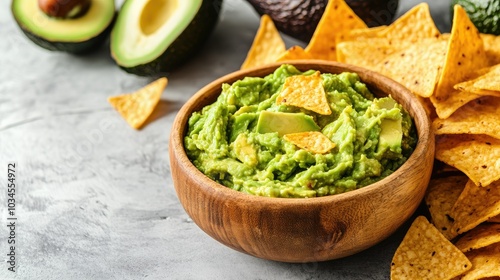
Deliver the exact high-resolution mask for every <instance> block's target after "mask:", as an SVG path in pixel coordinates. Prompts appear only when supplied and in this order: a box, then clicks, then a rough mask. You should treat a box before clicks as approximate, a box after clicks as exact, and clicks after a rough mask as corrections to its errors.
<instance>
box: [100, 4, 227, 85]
mask: <svg viewBox="0 0 500 280" xmlns="http://www.w3.org/2000/svg"><path fill="white" fill-rule="evenodd" d="M221 5H222V0H190V1H185V0H128V1H125V3H124V4H123V6H122V8H121V9H120V12H119V14H118V18H117V20H116V23H115V25H114V27H113V30H112V31H111V40H110V45H111V46H110V47H111V55H112V57H113V59H114V60H115V62H116V63H117V64H118V65H119V66H120V67H121V68H122V69H124V70H125V71H127V72H129V73H132V74H136V75H140V76H154V75H159V74H165V73H166V72H169V71H171V70H173V69H175V68H177V67H178V66H180V65H181V64H183V63H184V62H186V61H187V60H188V59H189V58H191V57H192V56H193V55H194V54H195V53H196V52H197V51H199V50H201V49H202V45H203V43H204V42H205V41H206V40H207V39H208V37H209V35H210V34H211V32H212V30H213V29H214V27H215V25H216V23H217V19H218V15H219V12H220V8H221Z"/></svg>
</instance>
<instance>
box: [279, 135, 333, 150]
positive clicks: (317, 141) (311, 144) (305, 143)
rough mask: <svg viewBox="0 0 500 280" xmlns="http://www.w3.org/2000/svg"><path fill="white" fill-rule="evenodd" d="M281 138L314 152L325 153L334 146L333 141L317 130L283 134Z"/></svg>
mask: <svg viewBox="0 0 500 280" xmlns="http://www.w3.org/2000/svg"><path fill="white" fill-rule="evenodd" d="M283 139H285V140H286V141H288V142H291V143H293V144H294V145H295V146H297V147H299V148H301V149H304V150H307V151H309V152H312V153H315V154H326V153H328V152H329V151H330V150H331V149H333V148H335V143H333V142H332V141H331V140H330V139H329V138H328V137H326V136H325V135H324V134H323V133H321V132H319V131H308V132H298V133H290V134H285V135H284V136H283Z"/></svg>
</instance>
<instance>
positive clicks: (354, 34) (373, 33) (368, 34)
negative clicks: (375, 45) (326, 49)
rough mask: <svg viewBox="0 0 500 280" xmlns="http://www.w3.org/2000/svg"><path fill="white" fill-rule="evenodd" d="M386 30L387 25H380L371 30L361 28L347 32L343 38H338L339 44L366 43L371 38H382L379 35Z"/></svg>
mask: <svg viewBox="0 0 500 280" xmlns="http://www.w3.org/2000/svg"><path fill="white" fill-rule="evenodd" d="M386 28H387V26H386V25H380V26H376V27H370V28H359V29H353V30H349V31H348V32H345V33H344V34H343V36H338V37H337V43H339V42H347V41H364V40H366V39H371V38H381V36H380V35H379V34H380V32H381V31H382V30H384V29H386Z"/></svg>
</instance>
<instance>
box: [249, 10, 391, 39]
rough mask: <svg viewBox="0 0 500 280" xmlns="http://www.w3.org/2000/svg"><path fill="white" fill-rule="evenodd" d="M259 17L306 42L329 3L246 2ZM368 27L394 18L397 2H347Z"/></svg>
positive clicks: (386, 22)
mask: <svg viewBox="0 0 500 280" xmlns="http://www.w3.org/2000/svg"><path fill="white" fill-rule="evenodd" d="M247 1H248V2H249V3H250V4H251V5H252V6H253V7H254V9H255V10H256V11H257V12H258V13H259V14H260V15H262V14H268V15H269V16H270V17H271V18H272V19H273V21H274V24H275V25H276V28H278V30H280V31H281V32H283V33H285V34H287V35H289V36H292V37H294V38H296V39H299V40H302V41H304V42H308V41H309V40H310V39H311V37H312V35H313V33H314V30H315V29H316V26H317V25H318V22H319V21H320V19H321V16H322V15H323V12H324V11H325V7H326V4H327V3H328V0H304V1H295V0H247ZM346 3H347V4H348V5H349V6H350V7H351V9H353V11H354V12H355V13H356V14H357V15H358V16H359V17H360V18H361V19H362V20H363V21H364V22H365V23H366V24H367V25H368V26H369V27H374V26H380V25H388V24H390V23H391V22H392V20H393V19H394V16H395V14H396V11H397V9H398V5H399V0H346Z"/></svg>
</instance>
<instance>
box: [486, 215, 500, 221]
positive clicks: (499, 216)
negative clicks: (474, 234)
mask: <svg viewBox="0 0 500 280" xmlns="http://www.w3.org/2000/svg"><path fill="white" fill-rule="evenodd" d="M488 222H490V223H500V215H498V216H495V217H493V218H490V219H489V220H488Z"/></svg>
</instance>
